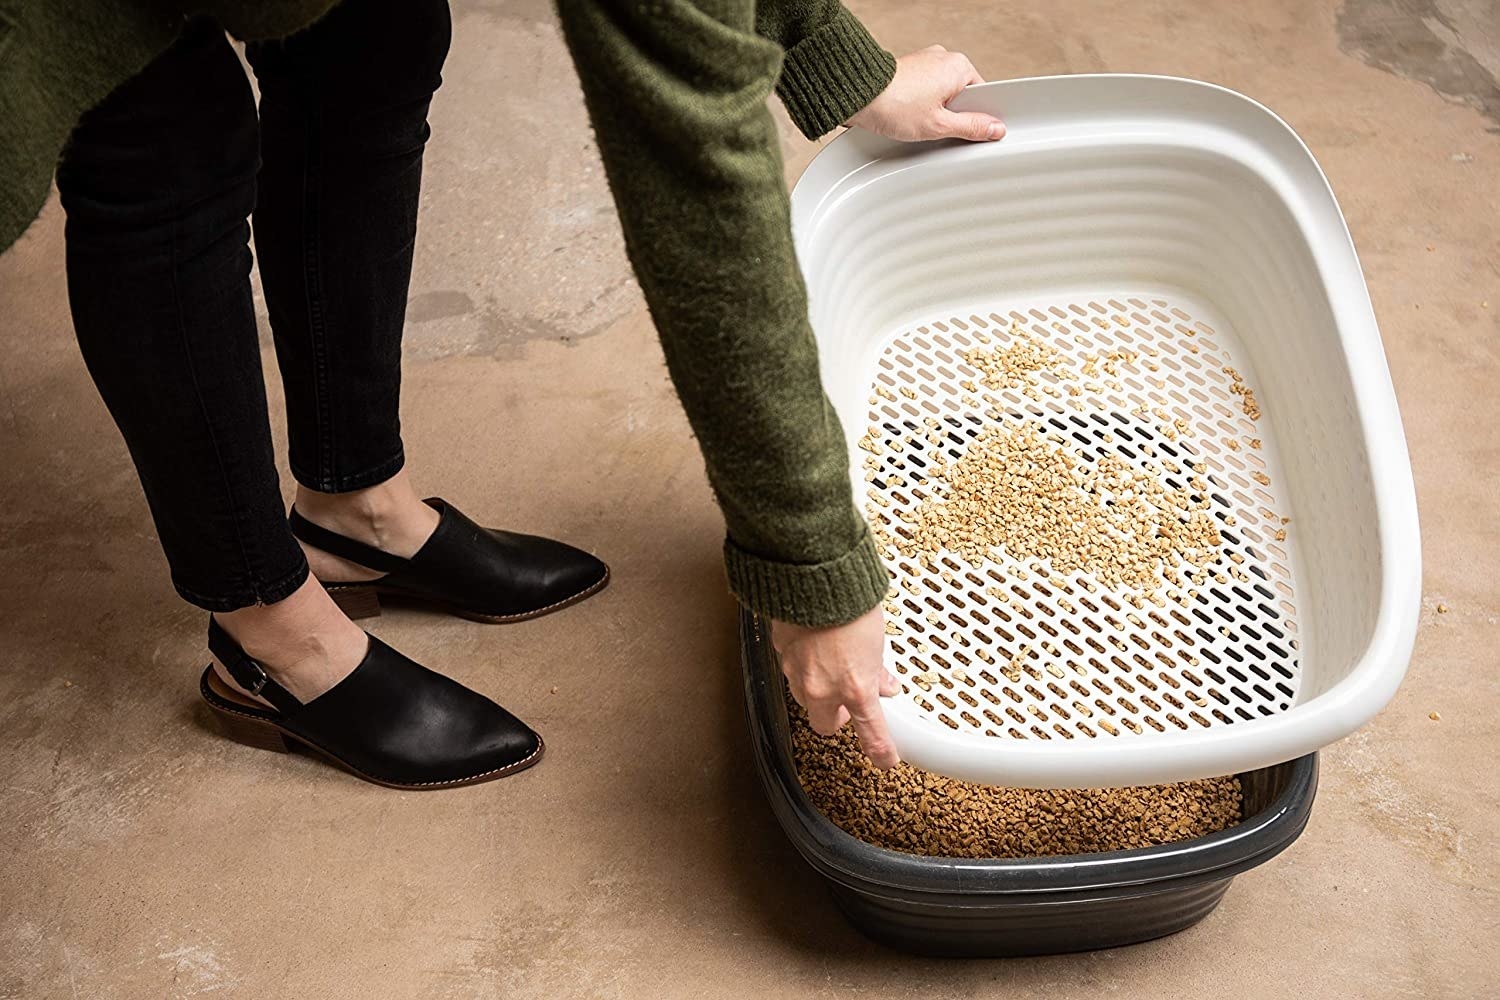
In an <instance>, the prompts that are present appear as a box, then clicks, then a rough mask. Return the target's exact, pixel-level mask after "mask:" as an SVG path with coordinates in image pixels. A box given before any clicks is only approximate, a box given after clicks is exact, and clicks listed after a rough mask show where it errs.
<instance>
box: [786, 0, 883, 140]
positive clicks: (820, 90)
mask: <svg viewBox="0 0 1500 1000" xmlns="http://www.w3.org/2000/svg"><path fill="white" fill-rule="evenodd" d="M895 74H896V57H895V56H893V55H891V54H890V53H889V52H887V51H886V50H885V49H882V48H881V47H880V45H879V44H878V43H877V42H876V41H875V39H873V38H871V37H870V33H869V32H868V31H866V30H865V26H864V25H862V24H860V23H859V21H858V19H856V18H855V17H854V15H853V14H850V13H849V12H848V11H847V10H845V9H843V8H842V7H840V8H839V11H838V14H837V15H836V16H835V17H834V19H833V20H832V21H830V22H829V23H828V24H825V25H824V26H823V27H821V28H819V29H818V30H817V31H815V32H813V33H812V34H810V35H808V36H807V37H806V38H804V39H802V41H800V42H798V43H797V44H796V45H793V46H792V47H791V48H790V49H788V50H787V53H786V60H785V61H784V62H783V63H782V66H781V81H780V82H779V83H778V84H777V85H776V92H777V93H778V94H780V95H781V100H782V102H783V103H785V104H786V109H787V112H788V113H789V114H790V115H791V116H792V122H793V124H795V125H796V126H797V128H798V129H800V130H801V131H802V134H803V135H805V136H807V137H808V138H809V139H817V138H819V137H820V136H823V135H825V134H827V133H828V132H831V131H832V130H833V129H835V128H837V127H838V126H840V125H842V124H844V122H846V121H848V120H849V119H850V118H851V117H853V116H854V114H855V113H856V112H858V111H860V110H861V109H863V108H864V106H865V105H866V104H869V103H870V102H871V101H873V100H874V99H875V98H876V97H877V96H878V95H879V94H880V92H881V91H882V90H884V89H885V88H886V85H887V84H889V83H890V82H891V77H893V76H894V75H895Z"/></svg>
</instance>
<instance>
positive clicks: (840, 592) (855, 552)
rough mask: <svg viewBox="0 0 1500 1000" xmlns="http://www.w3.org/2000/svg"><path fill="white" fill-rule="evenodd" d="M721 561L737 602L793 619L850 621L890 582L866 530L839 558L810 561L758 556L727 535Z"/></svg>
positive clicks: (798, 621) (823, 622) (772, 615)
mask: <svg viewBox="0 0 1500 1000" xmlns="http://www.w3.org/2000/svg"><path fill="white" fill-rule="evenodd" d="M724 566H725V569H726V570H727V571H728V573H729V589H730V590H732V591H733V592H734V596H735V597H737V598H739V601H740V603H741V604H743V605H744V606H745V607H747V608H749V609H750V610H751V611H754V612H756V613H757V614H760V615H765V616H767V617H770V618H775V619H777V620H778V621H784V622H790V623H792V624H794V625H808V626H814V627H817V626H824V625H842V624H844V623H845V622H850V621H853V620H854V619H856V618H858V617H859V616H860V615H862V614H864V613H865V612H866V611H869V610H870V609H871V608H873V607H874V606H875V605H877V604H879V603H880V601H881V599H882V598H884V597H885V592H886V590H887V589H889V588H890V585H891V581H890V576H889V575H888V574H887V573H886V569H885V564H884V563H882V562H881V561H880V550H879V549H877V548H876V547H875V539H874V538H872V537H871V536H870V533H869V532H868V531H866V532H865V534H864V537H863V538H861V539H860V541H859V544H857V545H855V546H854V548H852V549H850V550H849V551H848V552H846V553H844V554H843V555H842V556H839V557H838V558H837V559H833V560H830V561H829V562H824V563H814V564H811V565H803V564H799V563H783V562H773V561H771V560H769V559H762V558H760V557H759V556H755V555H751V554H750V553H749V552H746V551H745V550H744V549H742V548H740V547H739V546H738V545H735V544H734V542H732V541H729V540H728V539H725V541H724Z"/></svg>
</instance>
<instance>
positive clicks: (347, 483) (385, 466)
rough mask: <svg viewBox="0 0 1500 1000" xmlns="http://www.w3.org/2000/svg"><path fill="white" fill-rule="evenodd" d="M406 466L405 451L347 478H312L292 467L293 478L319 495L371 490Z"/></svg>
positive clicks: (301, 470) (294, 466) (303, 471)
mask: <svg viewBox="0 0 1500 1000" xmlns="http://www.w3.org/2000/svg"><path fill="white" fill-rule="evenodd" d="M405 466H406V452H405V450H402V451H398V452H396V454H395V455H393V456H392V457H390V458H388V459H386V460H385V461H383V462H381V463H380V464H379V465H374V466H371V467H370V468H368V469H365V470H364V471H363V472H355V473H351V474H350V475H347V476H312V475H308V474H307V472H306V470H303V469H299V468H298V467H297V466H296V465H295V464H293V465H292V478H293V479H295V480H297V483H298V484H299V485H301V486H305V487H306V488H307V489H310V490H314V491H315V492H318V493H353V492H354V491H355V490H364V489H369V488H370V487H371V486H379V485H380V484H381V483H383V482H385V481H386V480H388V479H390V478H391V477H392V476H394V475H395V474H396V473H398V472H400V471H401V470H402V469H403V468H404V467H405Z"/></svg>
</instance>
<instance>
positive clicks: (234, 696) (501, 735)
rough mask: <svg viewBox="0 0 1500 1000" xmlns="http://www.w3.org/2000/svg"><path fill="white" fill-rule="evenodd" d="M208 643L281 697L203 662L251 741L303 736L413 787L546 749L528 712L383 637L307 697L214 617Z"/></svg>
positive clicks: (233, 670) (215, 700) (312, 745)
mask: <svg viewBox="0 0 1500 1000" xmlns="http://www.w3.org/2000/svg"><path fill="white" fill-rule="evenodd" d="M208 648H209V650H210V651H212V652H213V654H214V656H215V657H217V658H218V660H219V662H220V663H222V664H224V666H225V668H226V669H227V670H228V671H229V675H230V676H231V677H233V678H234V682H235V683H236V684H238V685H239V686H240V687H242V688H244V689H245V690H246V691H249V692H252V693H253V694H257V695H259V696H260V697H262V698H264V699H265V700H266V701H268V702H270V703H271V704H272V705H273V706H274V708H267V707H266V706H265V705H262V704H260V703H259V702H257V701H252V700H251V699H249V698H246V697H245V696H244V695H243V694H240V693H239V692H237V691H235V690H234V689H233V688H231V687H230V686H229V685H228V684H225V683H224V682H223V681H222V680H221V679H220V678H219V676H218V674H216V673H215V672H214V668H213V665H212V664H209V667H208V669H207V670H205V671H203V679H202V681H200V682H199V685H198V689H199V692H200V693H201V694H202V695H203V700H204V701H206V702H208V707H209V708H210V709H212V710H213V714H214V718H215V719H216V720H217V722H218V723H219V728H220V729H221V730H222V731H223V733H224V735H225V736H227V737H229V738H230V739H232V740H236V741H238V742H240V743H244V744H246V745H248V746H253V747H259V748H261V749H263V750H278V751H281V752H283V753H285V752H286V751H287V750H289V749H290V745H289V744H291V743H298V744H301V745H303V746H305V747H307V748H308V749H310V750H312V751H313V752H314V753H316V754H318V755H319V756H321V757H324V758H326V759H327V760H329V761H331V762H332V763H334V764H337V765H338V766H339V767H342V768H344V769H345V770H346V771H349V772H351V773H353V774H355V775H358V776H359V777H361V778H364V779H365V780H366V781H373V782H374V783H375V784H377V785H385V786H387V787H388V788H406V789H412V790H428V789H434V788H452V787H455V786H457V785H473V784H477V783H478V782H481V781H493V780H494V779H495V778H502V777H504V776H505V775H507V774H512V773H514V772H516V771H521V770H524V769H525V768H528V767H530V766H531V765H532V764H535V763H536V762H537V761H538V760H540V759H541V757H542V738H541V737H540V736H538V735H537V734H536V733H534V732H532V731H531V729H530V728H529V727H528V726H527V725H526V724H525V723H524V722H522V721H521V720H520V719H517V718H516V717H515V716H514V715H511V714H510V713H509V712H507V711H506V710H505V709H503V708H501V707H500V706H499V705H497V704H495V703H494V702H493V701H490V700H489V699H488V698H486V697H485V696H484V695H482V694H478V693H476V692H474V691H470V690H469V689H468V688H466V687H464V686H463V685H462V684H460V683H458V682H457V681H455V680H450V679H449V678H447V677H444V676H443V675H442V674H439V673H434V672H433V671H431V670H428V669H427V668H426V667H424V666H422V665H421V664H419V663H416V662H413V661H412V660H409V659H407V658H406V657H404V656H402V655H401V654H400V653H398V652H396V651H395V650H394V649H392V648H391V647H389V646H387V645H386V644H385V643H383V642H381V641H380V640H379V639H377V638H375V637H374V636H370V649H369V651H368V652H367V653H366V654H365V658H364V659H363V660H362V661H360V664H359V666H357V667H355V668H354V672H353V673H351V674H350V675H349V676H348V677H345V678H344V679H343V680H341V681H339V682H338V683H337V684H335V685H334V686H333V687H331V688H329V689H328V690H327V691H325V692H323V693H322V694H320V695H318V696H317V697H316V698H314V699H313V700H312V701H310V702H308V703H307V704H305V705H304V704H302V703H301V702H299V701H298V700H297V699H296V697H295V696H294V695H293V694H292V693H291V692H290V691H288V690H287V689H286V688H284V687H282V686H281V685H280V684H278V683H276V682H275V681H274V680H272V679H271V678H270V677H269V676H267V675H266V671H265V668H264V667H262V666H261V665H260V664H259V663H258V662H256V661H255V660H253V659H251V658H250V657H249V656H248V655H247V654H246V653H245V651H244V650H243V649H241V648H240V645H239V643H237V642H235V641H234V639H232V638H231V637H230V635H229V633H228V632H225V631H224V629H223V628H222V627H221V626H220V625H219V623H218V622H216V621H213V620H212V619H210V620H209V624H208Z"/></svg>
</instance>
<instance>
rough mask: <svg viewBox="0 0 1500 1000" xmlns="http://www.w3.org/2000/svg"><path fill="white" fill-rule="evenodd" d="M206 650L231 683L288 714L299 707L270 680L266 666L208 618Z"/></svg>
mask: <svg viewBox="0 0 1500 1000" xmlns="http://www.w3.org/2000/svg"><path fill="white" fill-rule="evenodd" d="M208 651H209V652H211V653H213V654H214V656H215V657H217V658H218V661H219V662H220V663H222V664H224V669H226V670H228V671H229V676H230V677H233V678H234V682H235V683H236V684H238V685H239V686H240V687H242V688H244V689H245V690H246V691H249V692H250V693H251V694H254V695H259V696H260V697H262V698H264V699H265V700H266V701H269V702H270V703H271V704H272V705H275V706H276V707H277V708H279V709H280V710H281V711H283V712H285V713H288V714H290V713H292V712H295V711H296V710H297V709H299V708H301V707H302V702H300V701H298V700H297V698H296V696H295V695H293V694H292V693H291V692H290V691H288V690H287V689H286V688H284V687H282V686H281V685H280V684H277V683H276V682H275V681H274V680H272V679H271V676H270V675H269V674H268V673H266V668H265V667H263V666H261V665H260V663H259V662H258V661H256V660H254V659H252V658H251V657H250V655H249V654H247V653H246V652H245V651H244V650H243V649H241V648H240V644H239V643H237V642H235V641H234V639H233V638H231V637H230V635H229V633H228V632H226V631H224V628H223V626H221V625H220V624H219V623H218V622H217V621H215V620H214V619H212V618H210V619H209V620H208Z"/></svg>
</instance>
